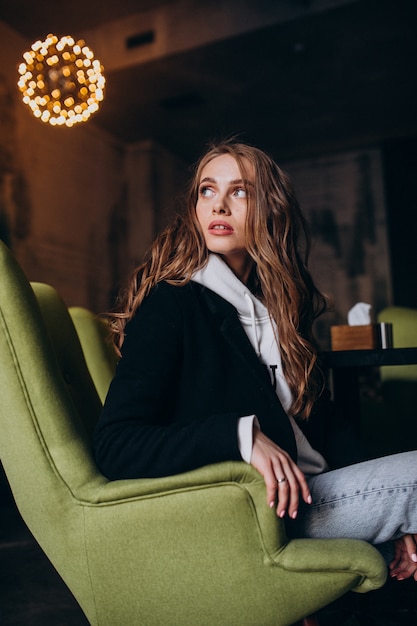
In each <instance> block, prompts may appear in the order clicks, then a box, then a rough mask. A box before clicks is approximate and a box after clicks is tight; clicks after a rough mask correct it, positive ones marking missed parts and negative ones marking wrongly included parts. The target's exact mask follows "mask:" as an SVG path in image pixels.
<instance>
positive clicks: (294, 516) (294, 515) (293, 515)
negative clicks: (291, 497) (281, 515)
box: [291, 511, 298, 519]
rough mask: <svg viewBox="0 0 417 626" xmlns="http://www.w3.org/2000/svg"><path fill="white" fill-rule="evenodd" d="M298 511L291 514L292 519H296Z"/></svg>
mask: <svg viewBox="0 0 417 626" xmlns="http://www.w3.org/2000/svg"><path fill="white" fill-rule="evenodd" d="M297 513H298V511H294V513H293V514H292V515H291V517H292V519H295V518H296V517H297Z"/></svg>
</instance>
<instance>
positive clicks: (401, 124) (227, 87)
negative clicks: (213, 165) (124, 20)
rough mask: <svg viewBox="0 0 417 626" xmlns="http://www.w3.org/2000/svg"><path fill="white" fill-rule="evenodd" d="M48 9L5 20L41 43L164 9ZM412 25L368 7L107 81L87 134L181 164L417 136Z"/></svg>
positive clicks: (409, 16) (393, 5) (3, 12)
mask: <svg viewBox="0 0 417 626" xmlns="http://www.w3.org/2000/svg"><path fill="white" fill-rule="evenodd" d="M297 1H301V0H297ZM2 2H4V0H2ZM48 4H49V6H50V3H45V2H38V3H30V2H29V1H26V0H24V1H16V2H7V5H6V6H4V7H2V6H1V7H0V18H1V19H3V21H5V22H7V23H9V25H11V26H12V27H13V28H14V29H15V30H17V31H19V32H20V33H22V34H23V35H24V36H25V37H27V38H28V39H29V40H32V39H33V40H34V39H37V38H39V37H41V36H42V35H44V34H46V33H45V28H46V31H48V32H57V33H59V32H70V31H71V29H73V32H74V33H76V31H77V30H81V31H84V30H87V29H89V28H91V26H92V25H97V24H98V22H106V21H109V20H110V19H118V18H120V17H125V16H127V15H129V14H131V13H133V12H138V10H139V9H140V10H142V9H146V8H152V7H153V6H157V5H159V4H162V2H158V1H157V0H156V1H154V2H152V1H151V0H148V1H146V0H145V1H138V0H123V1H122V0H119V1H118V2H116V3H114V2H108V1H107V0H95V1H94V2H91V1H90V2H84V0H79V1H78V0H77V2H71V3H63V4H62V7H60V6H59V5H60V3H59V2H57V3H55V4H54V11H53V13H52V12H50V11H49V10H48V11H46V9H44V10H42V7H43V6H46V5H48ZM79 4H80V6H79V7H78V5H79ZM164 4H166V2H164ZM306 4H309V3H308V2H306ZM70 9H71V10H70ZM46 15H47V16H48V17H47V18H46ZM96 15H99V16H100V18H99V20H98V19H97V17H96ZM416 17H417V2H416V0H398V1H397V2H394V1H392V0H361V1H356V2H352V3H350V4H346V5H344V6H343V5H342V6H340V7H338V8H334V9H329V10H327V11H323V12H321V13H316V14H310V15H309V16H308V17H305V18H303V19H299V20H293V21H289V22H286V23H281V24H278V25H275V26H271V27H268V28H263V29H261V30H257V31H252V32H251V33H249V34H245V35H241V36H237V37H234V38H232V39H229V40H227V41H222V42H218V43H214V44H211V45H207V46H204V47H201V48H198V49H194V50H192V51H189V52H184V53H181V54H176V55H173V56H168V57H165V58H162V59H158V60H154V61H150V62H147V63H144V64H141V65H137V66H135V67H131V68H126V69H122V70H118V71H113V72H109V73H108V74H107V87H106V97H105V101H104V102H103V105H102V108H101V110H100V111H99V113H97V114H96V115H95V117H94V118H93V121H92V122H90V123H94V124H96V125H98V126H100V127H102V128H104V129H106V130H107V131H108V132H110V133H111V134H113V135H114V136H116V137H118V138H120V139H122V140H123V141H126V142H136V141H140V140H142V139H154V140H155V141H157V142H159V143H160V144H162V145H163V146H165V147H167V148H168V149H170V150H172V151H173V152H174V153H176V154H178V155H179V156H182V157H183V158H184V159H186V160H194V159H195V158H196V157H197V155H198V154H199V152H200V151H201V149H202V147H203V146H204V145H205V144H206V143H207V141H208V140H209V139H213V138H219V137H224V136H229V135H234V134H239V135H240V137H241V138H242V139H244V140H246V141H250V142H253V143H255V144H257V145H259V146H260V147H262V148H264V149H266V150H269V151H270V152H271V153H272V154H274V156H276V157H277V158H280V159H291V158H295V157H297V158H298V157H304V156H308V155H311V154H320V153H323V152H326V151H333V150H339V149H344V150H345V149H347V148H348V149H349V148H355V147H359V146H364V145H372V144H374V143H381V142H384V141H388V140H391V139H396V138H402V137H409V136H416V135H417V107H416V39H417V38H416Z"/></svg>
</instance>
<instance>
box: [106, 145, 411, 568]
mask: <svg viewBox="0 0 417 626" xmlns="http://www.w3.org/2000/svg"><path fill="white" fill-rule="evenodd" d="M308 253H309V245H308V236H307V229H306V224H305V221H304V218H303V216H302V214H301V211H300V208H299V206H298V204H297V201H296V199H295V196H294V193H293V190H292V186H291V183H290V181H289V179H288V177H287V176H286V175H285V174H284V172H283V171H282V170H281V169H280V168H279V167H278V166H277V165H276V164H275V162H274V161H273V160H272V159H271V158H270V157H269V156H268V155H266V154H265V153H264V152H262V151H261V150H258V149H256V148H253V147H251V146H247V145H244V144H239V143H232V142H226V143H222V144H220V145H217V146H214V147H212V148H210V150H209V151H208V152H207V153H206V154H205V155H204V156H203V157H202V159H201V160H200V162H199V164H198V166H197V168H196V172H195V176H194V179H193V181H192V184H191V186H190V190H189V194H188V200H187V205H186V208H185V211H184V214H182V215H180V216H179V217H177V219H176V220H175V221H174V222H173V224H172V225H170V226H169V227H168V228H167V229H166V230H165V231H164V232H163V233H162V234H161V235H160V236H159V237H158V238H157V239H156V241H155V243H154V244H153V246H152V247H151V250H150V252H149V255H148V257H147V258H146V260H145V261H144V263H143V264H142V265H140V266H139V267H138V268H137V269H136V271H135V272H134V275H133V277H132V280H131V282H130V284H129V286H128V289H127V290H126V292H125V293H124V294H123V296H122V298H121V301H120V307H119V312H118V313H115V314H114V318H113V330H114V335H115V342H116V345H117V347H118V349H119V350H120V354H121V359H120V362H119V365H118V368H117V373H116V376H115V378H114V380H113V382H112V384H111V387H110V390H109V393H108V396H107V399H106V402H105V406H104V408H103V413H102V416H101V419H100V421H99V424H98V426H97V429H96V433H95V456H96V460H97V464H98V466H99V467H100V468H101V470H102V472H103V473H104V474H105V475H106V476H108V477H109V478H110V479H122V478H135V477H156V476H165V475H170V474H175V473H180V472H185V471H188V470H191V469H193V468H196V467H199V466H203V465H207V464H210V463H217V462H220V461H226V460H244V461H246V462H247V463H251V464H252V465H253V466H254V467H255V468H256V469H257V470H258V471H259V472H260V473H261V474H262V476H263V477H264V480H265V485H266V494H267V504H268V505H269V506H271V507H274V506H275V507H276V511H277V515H278V516H279V517H281V518H283V517H287V519H288V520H289V521H288V524H287V526H288V530H289V533H290V534H292V535H294V536H295V535H297V536H306V537H354V538H360V539H365V540H367V541H370V542H372V543H374V544H376V545H378V544H383V543H385V542H388V541H391V540H394V542H393V543H391V545H394V546H395V554H394V558H393V559H392V561H391V574H392V575H393V576H397V578H399V579H402V578H408V577H410V576H414V578H415V579H416V580H417V549H416V543H417V453H416V452H408V453H403V454H398V455H393V456H390V457H385V458H383V459H376V460H372V461H365V462H363V461H362V459H361V458H358V457H357V456H356V458H354V456H353V453H354V452H355V453H356V452H357V449H358V447H357V445H355V444H353V443H352V440H351V438H350V435H349V433H348V431H347V430H343V431H342V430H341V427H340V428H339V427H336V425H337V424H338V423H339V422H338V419H337V416H335V415H334V414H333V412H332V407H331V404H330V403H329V402H328V400H327V397H326V395H325V393H323V376H322V373H321V371H320V367H319V363H318V355H317V347H316V344H315V342H314V338H313V331H312V326H313V322H314V320H315V319H316V317H317V316H318V315H320V313H322V312H323V311H324V309H325V307H326V301H325V298H324V296H323V295H322V294H321V293H320V292H319V290H318V289H317V287H316V286H315V284H314V282H313V280H312V278H311V276H310V273H309V271H308V269H307V260H308ZM341 433H342V434H341ZM357 461H362V462H359V463H358V462H357Z"/></svg>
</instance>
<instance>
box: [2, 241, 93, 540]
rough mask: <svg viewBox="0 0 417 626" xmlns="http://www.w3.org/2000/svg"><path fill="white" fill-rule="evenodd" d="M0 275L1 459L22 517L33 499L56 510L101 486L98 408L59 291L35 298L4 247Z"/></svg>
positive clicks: (41, 290)
mask: <svg viewBox="0 0 417 626" xmlns="http://www.w3.org/2000/svg"><path fill="white" fill-rule="evenodd" d="M0 276H1V280H0V389H1V399H0V432H1V436H0V457H1V460H2V463H3V466H4V469H5V471H6V474H7V477H8V480H9V482H10V484H11V487H12V490H13V494H14V496H15V499H16V502H17V504H18V507H19V509H20V510H21V512H22V515H23V517H25V515H24V511H25V510H26V511H27V512H28V514H29V515H31V514H32V512H31V502H32V501H33V499H34V498H35V499H36V500H37V502H38V503H39V500H40V501H42V500H44V501H45V503H46V504H45V506H48V507H53V506H56V507H57V509H59V507H60V505H61V504H63V503H64V501H65V498H68V497H69V498H72V497H73V496H74V495H77V494H79V493H82V490H83V486H85V485H86V484H87V483H88V482H89V481H91V480H96V479H98V480H104V479H102V477H101V476H100V474H99V473H98V471H97V468H96V466H95V464H94V461H93V458H92V454H91V436H92V429H93V427H94V424H95V421H96V420H97V418H98V415H99V413H100V410H101V402H100V399H99V397H98V395H97V392H96V389H95V386H94V383H93V381H92V379H91V376H90V374H89V372H88V368H87V365H86V363H85V359H84V356H83V353H82V349H81V346H80V343H79V340H78V337H77V333H76V331H75V328H74V325H73V323H72V321H71V317H70V315H69V313H68V310H67V308H66V306H65V304H64V302H63V301H62V300H61V298H60V297H59V295H58V294H57V292H56V291H55V290H54V289H53V288H52V287H49V286H48V285H41V284H39V283H38V284H36V285H35V289H36V294H37V297H35V293H34V290H33V289H32V287H31V285H30V284H29V282H28V280H27V278H26V277H25V275H24V273H23V271H22V270H21V268H20V266H19V265H18V263H17V262H16V260H15V259H14V257H13V256H12V254H11V253H10V252H9V250H8V249H7V247H6V246H5V245H4V244H3V243H1V242H0ZM54 346H55V349H54ZM57 355H58V356H57ZM17 459H19V460H20V462H19V461H17ZM33 508H36V509H37V510H39V508H41V507H39V506H38V507H33ZM43 523H44V521H43ZM34 528H35V530H36V520H35V522H34V525H32V528H31V530H32V531H33V529H34ZM34 534H35V532H34ZM35 536H36V535H35Z"/></svg>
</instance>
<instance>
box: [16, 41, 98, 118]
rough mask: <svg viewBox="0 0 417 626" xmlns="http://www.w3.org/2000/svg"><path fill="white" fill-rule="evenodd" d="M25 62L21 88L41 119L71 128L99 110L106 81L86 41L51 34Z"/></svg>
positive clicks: (20, 69) (37, 43) (21, 68)
mask: <svg viewBox="0 0 417 626" xmlns="http://www.w3.org/2000/svg"><path fill="white" fill-rule="evenodd" d="M23 60H24V62H22V63H20V64H19V66H18V73H19V80H18V82H17V85H18V88H19V90H20V91H21V93H22V100H23V102H24V104H25V105H26V106H28V107H29V109H30V110H31V111H32V113H33V115H34V116H35V117H36V118H37V119H40V120H41V121H42V122H44V123H49V124H51V125H52V126H66V127H68V128H71V127H72V126H74V125H75V124H78V123H80V122H85V121H87V120H88V119H89V118H90V116H91V115H92V114H93V113H95V112H96V111H97V110H98V109H99V106H100V102H101V101H102V100H103V97H104V93H103V92H104V86H105V83H106V79H105V77H104V75H103V67H102V65H101V63H100V61H98V60H97V59H94V53H93V52H92V50H90V48H89V47H88V46H86V45H85V41H83V40H78V41H75V40H74V38H73V37H71V36H70V35H67V36H65V37H61V39H58V37H57V36H56V35H53V34H48V35H47V37H46V38H45V40H44V41H40V40H38V41H35V42H34V43H33V44H32V47H31V50H29V51H27V52H25V53H24V54H23Z"/></svg>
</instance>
